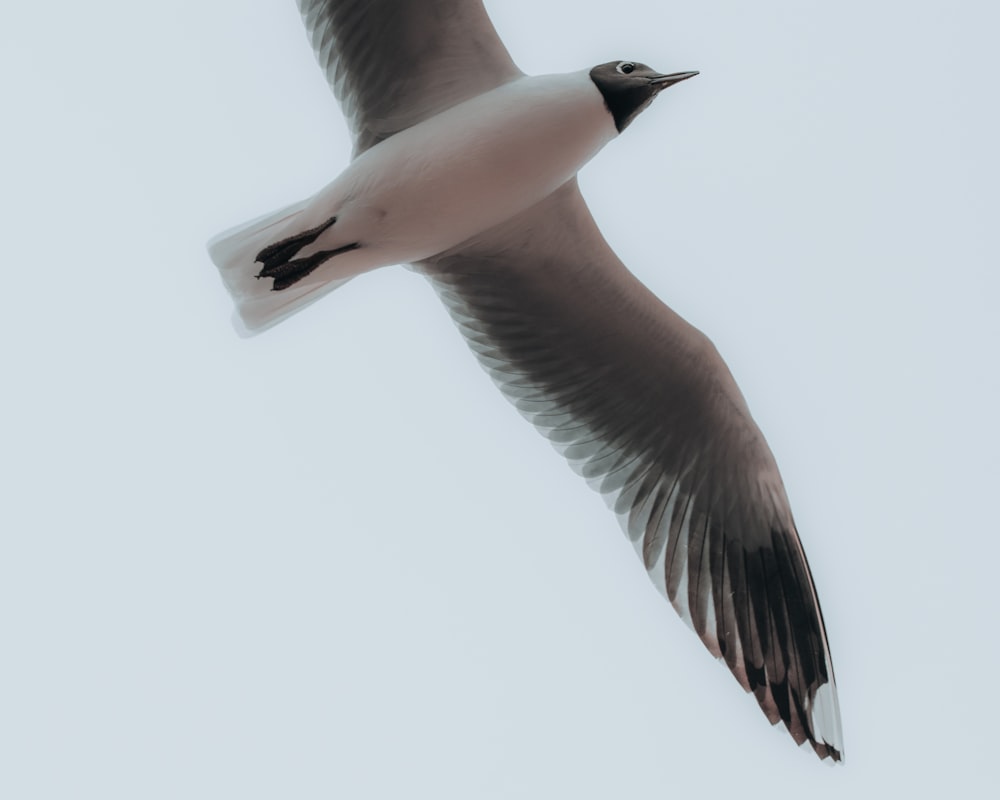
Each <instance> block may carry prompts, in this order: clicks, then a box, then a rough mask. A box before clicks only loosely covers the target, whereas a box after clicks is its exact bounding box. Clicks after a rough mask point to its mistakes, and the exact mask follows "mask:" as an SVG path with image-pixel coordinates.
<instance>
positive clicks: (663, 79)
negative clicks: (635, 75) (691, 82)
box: [649, 71, 698, 91]
mask: <svg viewBox="0 0 1000 800" xmlns="http://www.w3.org/2000/svg"><path fill="white" fill-rule="evenodd" d="M697 74H698V72H697V71H695V72H672V73H670V74H669V75H657V76H655V77H653V78H650V79H649V82H650V83H651V84H652V85H653V86H655V87H656V88H657V89H658V90H660V91H662V90H663V89H666V88H667V87H668V86H673V85H674V84H675V83H680V82H681V81H686V80H687V79H688V78H693V77H694V76H695V75H697Z"/></svg>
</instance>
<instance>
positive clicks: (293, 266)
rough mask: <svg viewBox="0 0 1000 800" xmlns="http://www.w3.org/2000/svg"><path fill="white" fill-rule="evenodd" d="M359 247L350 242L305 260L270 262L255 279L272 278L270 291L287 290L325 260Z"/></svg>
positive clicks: (314, 254) (322, 251) (357, 244)
mask: <svg viewBox="0 0 1000 800" xmlns="http://www.w3.org/2000/svg"><path fill="white" fill-rule="evenodd" d="M317 235H318V234H317ZM314 238H315V237H314ZM307 244H308V242H307ZM359 247H361V245H360V244H359V243H358V242H352V243H351V244H348V245H345V246H344V247H338V248H336V249H335V250H320V251H319V252H318V253H313V254H312V255H311V256H308V257H307V258H296V259H292V260H291V261H285V262H284V263H276V261H275V260H272V261H271V262H270V263H268V264H265V266H264V268H263V269H262V270H261V271H260V272H259V273H258V274H257V277H258V278H274V286H273V287H272V290H273V291H275V292H280V291H281V290H282V289H287V288H288V287H289V286H292V285H294V284H296V283H298V282H299V281H300V280H302V279H303V278H304V277H306V276H307V275H308V274H309V273H311V272H312V271H313V270H315V269H316V267H318V266H319V265H320V264H322V263H323V262H324V261H326V260H327V259H329V258H333V257H334V256H337V255H340V254H341V253H346V252H348V251H350V250H357V249H358V248H359ZM293 254H294V251H293ZM258 260H259V259H258Z"/></svg>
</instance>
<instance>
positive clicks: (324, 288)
mask: <svg viewBox="0 0 1000 800" xmlns="http://www.w3.org/2000/svg"><path fill="white" fill-rule="evenodd" d="M310 200H311V198H310V199H309V200H302V201H301V202H298V203H295V204H293V205H290V206H286V207H285V208H282V209H281V210H279V211H275V212H273V213H271V214H266V215H265V216H263V217H258V218H257V219H254V220H251V221H250V222H246V223H244V224H243V225H238V226H236V227H235V228H230V229H229V230H227V231H223V232H222V233H220V234H219V235H218V236H215V237H214V238H213V239H211V240H210V241H209V242H208V254H209V256H211V258H212V261H214V262H215V266H217V267H218V268H219V274H220V275H221V276H222V281H223V283H225V285H226V288H227V289H228V290H229V294H230V295H232V297H233V302H234V303H235V304H236V313H235V315H234V318H233V322H234V324H235V325H236V328H237V330H239V332H240V333H241V334H243V335H246V336H252V335H253V334H255V333H260V332H261V331H263V330H265V329H267V328H270V327H271V326H272V325H277V324H278V323H279V322H281V321H282V320H284V319H286V318H287V317H290V316H291V315H292V314H294V313H295V312H296V311H299V310H301V309H303V308H305V307H306V306H307V305H309V304H310V303H314V302H315V301H317V300H319V299H320V298H321V297H322V296H323V295H325V294H327V293H328V292H331V291H333V290H334V289H336V288H337V287H338V286H342V285H343V284H345V283H347V281H349V280H350V279H351V278H350V277H346V278H337V279H330V278H329V277H327V278H325V279H324V278H323V277H322V275H320V274H316V273H313V274H312V275H309V276H307V277H305V278H303V279H302V280H300V281H297V282H296V283H294V285H291V286H288V287H287V288H284V289H281V291H275V290H274V281H272V280H261V279H259V278H258V277H257V276H258V275H259V274H260V272H261V264H260V263H258V261H257V259H258V256H259V255H260V254H261V251H263V250H264V248H266V247H267V246H268V245H271V244H273V243H274V242H275V241H279V240H281V239H282V238H283V237H284V236H285V235H286V231H288V230H289V229H294V228H295V227H296V226H295V222H296V217H298V215H299V214H301V213H302V212H303V211H304V210H305V209H306V208H308V207H309V204H310ZM299 227H301V226H299Z"/></svg>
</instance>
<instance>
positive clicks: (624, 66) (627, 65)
mask: <svg viewBox="0 0 1000 800" xmlns="http://www.w3.org/2000/svg"><path fill="white" fill-rule="evenodd" d="M615 69H617V70H618V71H619V72H620V73H621V74H622V75H628V74H629V73H630V72H635V64H633V63H632V62H631V61H623V62H622V63H621V64H619V65H618V66H617V67H615Z"/></svg>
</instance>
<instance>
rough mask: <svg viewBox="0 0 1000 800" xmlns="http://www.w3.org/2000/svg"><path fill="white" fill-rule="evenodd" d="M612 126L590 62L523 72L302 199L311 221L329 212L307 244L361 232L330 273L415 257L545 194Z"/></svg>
mask: <svg viewBox="0 0 1000 800" xmlns="http://www.w3.org/2000/svg"><path fill="white" fill-rule="evenodd" d="M615 135H616V130H615V126H614V122H613V120H612V117H611V115H610V114H609V113H608V111H607V110H606V108H605V107H604V101H603V98H602V97H601V94H600V92H599V91H598V89H597V87H596V86H595V85H594V84H593V82H592V81H591V80H590V78H589V76H588V74H587V73H586V72H581V73H571V74H568V75H544V76H538V77H526V78H522V79H519V80H517V81H515V82H513V83H511V84H508V85H506V86H503V87H500V88H499V89H496V90H494V91H492V92H488V93H487V94H485V95H482V96H480V97H477V98H475V99H473V100H470V101H467V102H466V103H462V104H461V105H459V106H456V107H454V108H452V109H450V110H449V111H446V112H444V113H443V114H440V115H438V116H437V117H434V118H433V119H430V120H428V121H426V122H423V123H421V124H419V125H416V126H414V127H412V128H409V129H407V130H405V131H403V132H401V133H398V134H396V135H395V136H393V137H391V138H390V139H388V140H386V141H385V142H382V143H381V144H379V145H377V146H376V147H374V148H372V149H370V150H368V151H367V152H365V153H364V154H362V155H361V156H359V157H358V158H357V159H356V160H355V161H354V162H352V164H351V165H350V166H349V167H348V168H347V169H346V170H345V171H344V172H343V173H342V174H341V175H340V176H339V177H338V178H337V179H336V180H335V181H334V182H333V183H331V184H330V185H329V186H327V187H326V188H325V189H323V190H322V191H321V192H320V193H319V194H318V195H316V197H314V198H313V200H312V201H311V202H310V204H309V210H308V214H307V220H306V221H307V223H309V224H319V223H321V222H323V221H324V220H326V219H329V218H330V217H331V216H336V217H337V222H336V223H335V224H334V225H333V226H332V227H331V228H330V229H329V230H328V231H326V232H325V233H324V235H323V236H322V237H320V238H319V239H318V240H317V241H316V242H315V243H314V244H313V245H312V246H311V247H310V248H309V250H308V251H303V254H307V253H308V252H310V251H316V250H333V249H336V248H338V247H342V246H344V245H347V244H352V243H357V244H358V245H359V247H358V249H356V250H353V251H350V252H348V253H344V254H342V255H339V256H336V257H334V258H332V259H330V261H328V262H327V263H326V264H324V265H323V267H322V268H321V270H322V274H323V275H324V276H325V277H326V278H328V279H329V278H333V277H338V276H341V275H349V274H357V273H358V272H361V271H365V270H368V269H374V268H376V267H379V266H388V265H390V264H398V263H406V262H413V261H419V260H420V259H423V258H426V257H428V256H431V255H434V254H435V253H439V252H442V251H443V250H447V249H449V248H451V247H453V246H455V245H457V244H459V243H460V242H462V241H465V240H466V239H468V238H470V237H472V236H474V235H475V234H477V233H480V232H482V231H483V230H486V229H488V228H491V227H493V226H494V225H497V224H499V223H500V222H503V221H504V220H506V219H509V218H510V217H512V216H513V215H515V214H517V213H518V212H520V211H522V210H524V209H525V208H528V207H530V206H531V205H533V204H534V203H536V202H538V201H539V200H541V199H542V198H544V197H546V196H547V195H548V194H550V193H551V192H553V191H554V190H555V189H557V188H558V187H559V186H561V185H562V184H563V183H565V182H566V181H567V180H569V179H570V178H571V177H573V175H575V174H576V172H577V171H578V170H579V169H580V167H582V166H583V165H584V164H585V163H586V162H587V161H589V160H590V159H591V158H592V157H593V156H594V155H595V154H596V153H597V151H598V150H600V149H601V147H603V146H604V145H605V144H607V142H609V141H610V140H611V139H612V138H614V136H615ZM299 224H301V222H299ZM307 227H308V225H307ZM289 233H294V232H292V231H289ZM315 277H316V278H319V277H320V271H319V270H318V271H317V275H316V276H315Z"/></svg>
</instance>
